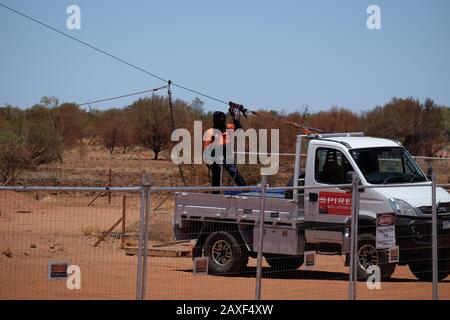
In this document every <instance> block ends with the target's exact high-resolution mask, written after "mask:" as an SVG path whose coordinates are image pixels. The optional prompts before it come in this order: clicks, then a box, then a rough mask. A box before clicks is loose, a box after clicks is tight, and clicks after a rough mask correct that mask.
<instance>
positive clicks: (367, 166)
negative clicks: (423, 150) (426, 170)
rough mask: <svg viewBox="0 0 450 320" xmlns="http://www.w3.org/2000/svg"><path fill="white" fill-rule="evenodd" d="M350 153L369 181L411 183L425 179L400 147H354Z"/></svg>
mask: <svg viewBox="0 0 450 320" xmlns="http://www.w3.org/2000/svg"><path fill="white" fill-rule="evenodd" d="M350 153H351V155H352V157H353V159H354V160H355V162H356V164H357V165H358V167H359V169H360V170H361V172H362V174H363V175H364V177H365V178H366V180H367V182H369V183H373V184H387V183H412V182H423V181H426V180H427V179H426V178H425V176H424V175H423V173H422V171H421V170H420V168H419V166H418V165H417V163H416V162H415V161H414V159H412V158H411V156H410V155H409V154H408V152H406V150H405V149H403V148H401V147H382V148H368V149H354V150H351V151H350Z"/></svg>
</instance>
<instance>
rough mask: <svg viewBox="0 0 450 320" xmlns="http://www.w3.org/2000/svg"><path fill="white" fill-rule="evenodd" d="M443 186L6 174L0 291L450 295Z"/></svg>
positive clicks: (71, 295) (103, 295)
mask: <svg viewBox="0 0 450 320" xmlns="http://www.w3.org/2000/svg"><path fill="white" fill-rule="evenodd" d="M448 187H449V186H448V185H438V184H436V182H435V179H433V182H424V183H406V184H382V185H368V186H363V185H361V184H360V182H359V179H358V177H356V176H354V177H353V182H352V183H349V184H345V185H327V186H325V185H315V186H299V187H270V186H268V185H267V184H266V183H265V180H262V181H261V184H259V185H258V186H248V187H220V188H211V187H157V186H153V185H151V184H150V183H148V182H146V181H144V183H143V185H142V186H140V187H133V188H73V187H71V188H63V187H28V188H27V187H1V188H0V213H1V214H0V222H1V223H0V246H1V247H0V249H1V250H2V251H1V255H0V283H1V284H0V298H2V299H13V298H19V299H42V298H43V299H54V298H58V299H135V298H137V299H199V300H202V299H237V300H242V299H255V298H256V299H259V298H261V299H282V300H286V299H293V300H304V299H432V298H439V299H450V296H449V293H450V281H449V278H448V274H449V272H450V251H449V248H450V195H449V194H448V193H447V192H446V191H445V188H448ZM356 216H358V219H356ZM352 217H353V218H352ZM356 230H357V232H356ZM61 265H63V266H64V265H65V266H66V269H64V270H65V271H66V273H68V274H61ZM67 266H69V268H67ZM77 267H78V269H77ZM64 270H63V271H64ZM77 272H78V273H77ZM62 273H64V272H62ZM79 275H81V276H80V278H81V281H79V283H78V286H79V288H78V287H77V281H78V280H80V278H77V277H78V276H79ZM58 277H61V279H62V280H54V278H58Z"/></svg>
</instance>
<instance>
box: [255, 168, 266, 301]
mask: <svg viewBox="0 0 450 320" xmlns="http://www.w3.org/2000/svg"><path fill="white" fill-rule="evenodd" d="M260 188H261V207H260V210H259V211H260V212H259V235H258V237H259V246H258V258H257V260H256V300H261V277H262V258H263V239H264V211H265V208H266V188H267V180H266V177H265V176H262V177H261V186H260Z"/></svg>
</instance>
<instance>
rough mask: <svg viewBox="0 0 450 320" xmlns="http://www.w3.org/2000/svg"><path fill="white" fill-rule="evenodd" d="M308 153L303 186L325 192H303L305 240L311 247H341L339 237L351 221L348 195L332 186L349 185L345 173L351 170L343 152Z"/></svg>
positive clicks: (317, 149)
mask: <svg viewBox="0 0 450 320" xmlns="http://www.w3.org/2000/svg"><path fill="white" fill-rule="evenodd" d="M310 148H311V146H310ZM311 149H312V150H310V152H309V153H308V163H309V164H312V166H313V167H312V166H310V167H309V171H308V177H306V185H307V186H324V187H327V188H324V189H306V190H305V225H306V229H307V230H306V238H307V241H308V242H312V243H320V242H327V243H337V244H342V241H343V238H342V233H343V231H344V228H345V224H346V223H347V222H348V221H349V219H350V217H351V209H352V195H351V193H350V192H348V191H347V190H344V189H341V188H337V187H333V185H336V184H345V183H349V182H348V181H347V182H346V176H347V172H349V171H353V168H352V165H351V164H350V162H349V161H348V158H347V157H346V155H345V154H344V152H342V151H341V150H339V149H337V148H334V147H321V146H314V147H313V148H311Z"/></svg>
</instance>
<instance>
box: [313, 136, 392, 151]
mask: <svg viewBox="0 0 450 320" xmlns="http://www.w3.org/2000/svg"><path fill="white" fill-rule="evenodd" d="M327 141H329V142H331V143H333V144H334V143H340V144H345V145H346V146H347V147H348V148H349V149H360V148H377V147H398V146H399V144H398V143H397V142H395V141H393V140H389V139H383V138H374V137H328V138H322V139H313V140H311V143H314V142H316V143H320V144H323V143H324V142H327Z"/></svg>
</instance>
